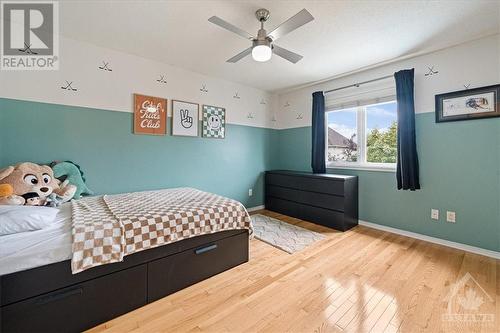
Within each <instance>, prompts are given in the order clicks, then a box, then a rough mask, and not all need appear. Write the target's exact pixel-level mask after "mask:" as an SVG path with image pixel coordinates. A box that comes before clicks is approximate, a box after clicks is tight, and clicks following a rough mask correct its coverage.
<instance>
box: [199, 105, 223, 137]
mask: <svg viewBox="0 0 500 333" xmlns="http://www.w3.org/2000/svg"><path fill="white" fill-rule="evenodd" d="M202 113H203V117H202V119H203V123H202V132H203V137H205V138H216V139H224V138H225V137H226V109H224V108H220V107H217V106H210V105H203V112H202Z"/></svg>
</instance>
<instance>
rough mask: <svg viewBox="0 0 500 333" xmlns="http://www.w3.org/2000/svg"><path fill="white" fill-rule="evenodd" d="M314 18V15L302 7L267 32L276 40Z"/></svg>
mask: <svg viewBox="0 0 500 333" xmlns="http://www.w3.org/2000/svg"><path fill="white" fill-rule="evenodd" d="M312 20H314V17H313V16H312V15H311V13H309V12H308V11H307V10H306V9H302V10H301V11H300V12H298V13H297V14H295V15H294V16H292V17H290V18H289V19H288V20H286V21H285V22H283V23H281V25H280V26H278V27H277V28H276V29H274V30H273V31H271V32H270V33H269V36H270V37H271V38H272V40H273V41H274V40H277V39H278V38H281V37H283V36H284V35H286V34H287V33H289V32H292V31H293V30H295V29H297V28H299V27H301V26H303V25H304V24H306V23H309V22H311V21H312Z"/></svg>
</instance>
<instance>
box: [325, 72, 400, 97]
mask: <svg viewBox="0 0 500 333" xmlns="http://www.w3.org/2000/svg"><path fill="white" fill-rule="evenodd" d="M390 77H394V75H386V76H382V77H378V78H376V79H372V80H368V81H363V82H359V83H354V84H350V85H348V86H344V87H340V88H335V89H330V90H326V91H324V92H323V95H325V94H328V93H331V92H334V91H338V90H342V89H347V88H352V87H359V86H360V85H362V84H366V83H371V82H375V81H380V80H385V79H388V78H390Z"/></svg>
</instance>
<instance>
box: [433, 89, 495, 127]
mask: <svg viewBox="0 0 500 333" xmlns="http://www.w3.org/2000/svg"><path fill="white" fill-rule="evenodd" d="M435 103H436V122H437V123H441V122H447V121H458V120H471V119H482V118H491V117H500V84H499V85H493V86H487V87H481V88H474V89H467V90H460V91H455V92H450V93H446V94H439V95H436V96H435Z"/></svg>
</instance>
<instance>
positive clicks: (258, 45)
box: [208, 8, 314, 64]
mask: <svg viewBox="0 0 500 333" xmlns="http://www.w3.org/2000/svg"><path fill="white" fill-rule="evenodd" d="M255 16H256V17H257V19H258V20H259V22H260V29H259V31H258V32H257V37H254V36H252V35H250V34H249V33H248V32H246V31H244V30H242V29H240V28H238V27H236V26H234V25H232V24H231V23H229V22H226V21H224V20H223V19H221V18H219V17H217V16H212V17H211V18H209V19H208V21H209V22H211V23H213V24H216V25H218V26H219V27H221V28H224V29H226V30H229V31H231V32H234V33H235V34H237V35H240V36H241V37H243V38H245V39H248V40H251V41H252V46H251V47H249V48H248V49H246V50H244V51H242V52H240V53H238V54H237V55H235V56H234V57H232V58H230V59H228V60H227V62H232V63H235V62H237V61H239V60H241V59H243V58H244V57H246V56H247V55H249V54H252V58H253V59H254V60H255V61H259V62H265V61H268V60H269V59H271V56H272V54H273V53H274V54H276V55H278V56H280V57H282V58H284V59H286V60H288V61H290V62H292V63H294V64H295V63H297V62H298V61H299V60H300V59H302V56H301V55H300V54H297V53H294V52H292V51H289V50H287V49H284V48H282V47H279V46H278V45H276V44H275V43H274V42H275V41H276V40H277V39H279V38H281V37H283V36H284V35H286V34H288V33H289V32H291V31H293V30H295V29H297V28H300V27H301V26H303V25H304V24H306V23H309V22H311V21H312V20H314V17H313V16H312V15H311V13H309V12H308V11H307V10H305V9H302V10H301V11H300V12H298V13H297V14H295V15H294V16H292V17H291V18H289V19H288V20H286V21H285V22H283V23H282V24H281V25H279V26H278V27H277V28H276V29H274V30H273V31H271V32H270V33H269V34H268V33H267V31H266V30H265V29H264V22H266V21H267V20H268V19H269V11H268V10H267V9H264V8H261V9H259V10H257V11H256V12H255Z"/></svg>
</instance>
